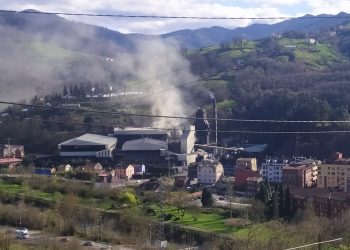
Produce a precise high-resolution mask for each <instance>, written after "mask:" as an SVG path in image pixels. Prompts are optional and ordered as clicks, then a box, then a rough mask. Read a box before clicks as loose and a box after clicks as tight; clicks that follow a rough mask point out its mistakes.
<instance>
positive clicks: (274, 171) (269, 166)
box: [260, 159, 288, 182]
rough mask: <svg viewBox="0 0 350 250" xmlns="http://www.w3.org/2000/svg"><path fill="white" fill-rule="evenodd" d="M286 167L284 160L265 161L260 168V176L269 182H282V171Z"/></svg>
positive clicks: (286, 163) (286, 161)
mask: <svg viewBox="0 0 350 250" xmlns="http://www.w3.org/2000/svg"><path fill="white" fill-rule="evenodd" d="M285 166H288V160H286V159H266V160H265V162H264V163H263V164H262V166H261V170H260V174H261V176H262V177H263V178H264V180H267V181H269V182H282V169H283V167H285Z"/></svg>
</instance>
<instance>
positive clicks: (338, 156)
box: [333, 152, 343, 160]
mask: <svg viewBox="0 0 350 250" xmlns="http://www.w3.org/2000/svg"><path fill="white" fill-rule="evenodd" d="M342 158H343V154H342V153H340V152H336V153H335V154H334V155H333V160H340V159H342Z"/></svg>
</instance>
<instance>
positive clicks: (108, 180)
mask: <svg viewBox="0 0 350 250" xmlns="http://www.w3.org/2000/svg"><path fill="white" fill-rule="evenodd" d="M95 186H96V187H102V186H108V187H110V188H116V187H122V186H125V180H123V179H119V178H118V176H117V173H116V171H115V170H103V171H102V172H101V173H100V174H99V175H98V182H97V183H95Z"/></svg>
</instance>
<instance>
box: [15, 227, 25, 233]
mask: <svg viewBox="0 0 350 250" xmlns="http://www.w3.org/2000/svg"><path fill="white" fill-rule="evenodd" d="M15 232H16V233H24V234H28V229H27V228H25V227H17V228H16V231H15Z"/></svg>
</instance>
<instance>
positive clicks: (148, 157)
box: [122, 138, 168, 162]
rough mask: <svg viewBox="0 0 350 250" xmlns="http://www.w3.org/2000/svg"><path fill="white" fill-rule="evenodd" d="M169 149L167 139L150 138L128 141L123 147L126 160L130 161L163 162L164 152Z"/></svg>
mask: <svg viewBox="0 0 350 250" xmlns="http://www.w3.org/2000/svg"><path fill="white" fill-rule="evenodd" d="M167 150H168V143H167V142H166V141H161V140H154V139H149V138H144V139H138V140H132V141H127V142H125V143H124V144H123V147H122V151H123V154H124V158H125V160H128V161H130V162H161V161H162V160H164V156H163V155H162V152H163V151H167Z"/></svg>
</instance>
